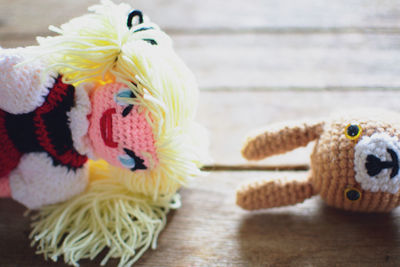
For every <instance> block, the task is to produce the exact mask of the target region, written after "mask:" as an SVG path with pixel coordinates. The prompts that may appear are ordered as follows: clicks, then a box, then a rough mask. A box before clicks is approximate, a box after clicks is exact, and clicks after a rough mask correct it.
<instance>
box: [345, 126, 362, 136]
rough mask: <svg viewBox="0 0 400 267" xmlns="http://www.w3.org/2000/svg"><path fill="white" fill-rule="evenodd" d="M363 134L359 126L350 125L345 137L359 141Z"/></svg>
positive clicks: (347, 127) (346, 129)
mask: <svg viewBox="0 0 400 267" xmlns="http://www.w3.org/2000/svg"><path fill="white" fill-rule="evenodd" d="M361 133H362V128H361V126H360V125H358V124H349V125H347V126H346V128H345V130H344V134H345V136H346V137H347V138H348V139H350V140H357V139H358V138H359V137H360V135H361Z"/></svg>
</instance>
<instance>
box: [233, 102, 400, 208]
mask: <svg viewBox="0 0 400 267" xmlns="http://www.w3.org/2000/svg"><path fill="white" fill-rule="evenodd" d="M399 122H400V115H399V114H397V113H393V112H389V111H383V110H362V111H350V112H348V113H346V114H341V115H337V116H335V117H332V118H330V119H329V120H326V121H321V122H304V123H300V124H298V123H297V124H287V125H285V126H282V125H281V126H278V127H276V126H275V127H270V128H268V129H266V130H264V131H263V132H262V133H261V134H258V135H256V136H255V137H252V138H249V139H248V140H247V141H246V143H245V145H244V148H243V150H242V152H243V156H244V157H245V158H247V159H249V160H253V159H257V160H258V159H262V158H264V157H267V156H271V155H276V154H280V153H285V152H287V151H290V150H292V149H294V148H297V147H300V146H305V145H306V144H307V143H308V142H310V141H312V140H315V146H314V150H313V152H312V154H311V170H310V172H309V174H308V178H307V179H306V180H303V181H286V180H284V179H282V180H274V181H258V182H255V183H252V184H247V185H244V186H242V187H241V188H240V189H239V190H238V191H237V204H238V205H239V206H241V207H242V208H244V209H249V210H254V209H264V208H272V207H279V206H285V205H292V204H296V203H299V202H302V201H304V200H305V199H307V198H310V197H311V196H313V195H317V194H318V195H320V196H321V198H322V199H323V200H324V201H325V202H326V203H327V204H328V205H330V206H333V207H336V208H340V209H345V210H351V211H360V212H388V211H391V210H392V209H394V208H395V207H397V206H398V205H399V204H400V192H399V183H400V174H399V172H398V164H399V162H398V156H397V155H400V149H399V148H400V146H399V144H400V123H399ZM349 124H350V125H353V126H357V127H358V128H359V130H360V135H359V136H358V137H357V138H355V139H354V138H351V136H350V137H349V136H348V134H346V129H347V128H348V126H349ZM388 151H389V152H390V153H389V152H388ZM372 159H374V161H373V162H372V163H371V161H372ZM396 166H397V168H396Z"/></svg>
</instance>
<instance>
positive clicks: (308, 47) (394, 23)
mask: <svg viewBox="0 0 400 267" xmlns="http://www.w3.org/2000/svg"><path fill="white" fill-rule="evenodd" d="M93 3H97V1H94V0H70V1H56V0H36V1H29V0H14V1H7V0H0V46H3V47H15V46H25V45H30V44H34V43H35V39H34V38H35V36H37V35H42V36H45V35H49V34H50V32H49V31H48V30H47V26H48V25H49V24H54V25H60V24H61V23H63V22H66V21H67V20H68V19H70V18H72V17H74V16H78V15H80V14H83V13H85V10H86V8H87V6H89V5H91V4H93ZM132 5H133V6H134V7H137V8H139V9H142V10H143V11H144V12H145V13H146V14H148V15H149V16H150V17H151V18H152V20H153V21H154V22H156V23H158V24H159V25H160V26H161V27H162V28H163V29H165V31H166V32H167V33H169V34H170V35H171V37H172V38H173V40H174V41H175V47H176V49H177V52H178V54H180V55H181V56H182V57H183V59H184V60H185V61H186V62H187V64H188V65H189V67H190V68H191V69H192V70H193V72H194V73H195V75H196V76H197V78H198V82H199V85H200V87H201V90H202V92H201V104H200V108H199V113H198V120H199V121H200V122H201V123H202V124H204V125H205V126H206V127H207V128H208V129H209V130H210V133H211V154H212V156H213V158H214V164H215V165H217V166H225V167H224V171H215V172H210V174H209V175H208V176H207V177H204V178H198V179H195V180H194V181H193V182H192V183H191V185H190V186H189V187H188V188H184V189H182V190H181V195H182V202H183V206H182V208H181V209H179V210H177V211H173V212H171V213H170V215H169V216H168V220H169V223H168V225H167V227H166V228H165V230H164V231H163V232H162V234H161V235H160V238H159V242H158V249H157V250H155V251H152V250H150V251H148V252H146V253H145V255H144V256H143V257H142V258H141V259H140V260H139V261H138V262H137V264H136V265H135V266H174V267H180V266H182V267H186V266H193V267H194V266H196V267H198V266H400V209H398V210H395V211H393V212H392V213H390V214H357V213H350V212H344V211H340V210H336V209H333V208H329V207H327V206H326V205H325V204H324V203H323V202H322V200H321V199H320V198H319V197H314V198H312V199H309V200H307V201H305V202H304V203H302V204H298V205H296V206H292V207H285V208H277V209H271V210H264V211H257V212H247V211H243V210H241V209H240V208H238V207H237V206H235V189H236V188H237V187H238V186H239V185H240V184H242V183H245V182H248V181H251V180H256V179H263V178H271V177H272V178H273V177H284V176H288V177H299V176H302V175H305V172H304V171H292V172H287V171H286V172H282V171H281V172H271V171H237V170H234V169H237V167H246V166H247V167H248V166H250V165H249V163H248V162H246V161H245V160H243V159H242V158H241V156H240V147H241V144H242V141H243V139H244V136H245V135H246V133H247V132H249V131H250V130H252V129H254V128H257V127H260V126H263V125H266V124H268V123H272V122H277V121H284V120H295V119H300V118H305V117H313V118H317V117H324V116H326V115H328V114H330V113H331V112H333V111H335V110H338V109H339V110H343V109H346V108H349V107H354V106H364V107H365V106H366V107H385V108H388V109H391V110H396V111H400V105H399V102H400V91H399V90H398V89H400V64H399V63H400V28H399V25H400V24H399V20H400V2H399V1H395V0H387V1H375V0H363V1H361V0H332V1H318V0H298V1H290V0H249V1H246V2H245V1H240V0H232V1H223V0H202V1H191V0H174V1H172V0H170V1H167V0H135V1H132ZM310 149H311V147H310V146H309V147H306V148H303V149H299V150H297V151H294V152H292V153H290V154H287V155H283V156H278V157H272V158H270V159H267V160H263V161H261V162H257V163H251V164H253V165H257V166H262V167H265V166H267V167H268V166H273V165H280V164H307V163H308V161H309V159H308V158H309V153H310ZM24 210H25V209H24V208H23V207H22V206H21V205H19V204H17V203H15V202H13V201H12V200H9V199H1V200H0V266H1V267H3V266H5V267H8V266H64V264H63V263H62V262H59V263H53V262H51V261H47V262H46V261H44V259H43V257H42V256H38V255H35V253H34V249H33V248H31V247H30V246H29V239H28V234H29V231H30V227H29V220H28V218H26V217H23V216H22V214H23V212H24ZM99 262H100V261H99V260H96V261H93V262H90V261H86V260H85V261H82V262H81V266H97V265H98V264H99ZM116 263H117V261H115V260H114V261H110V262H109V264H108V265H107V266H115V265H116Z"/></svg>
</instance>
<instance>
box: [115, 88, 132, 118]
mask: <svg viewBox="0 0 400 267" xmlns="http://www.w3.org/2000/svg"><path fill="white" fill-rule="evenodd" d="M124 98H125V99H129V98H135V95H134V94H133V92H132V91H131V90H130V89H122V90H120V91H119V92H118V93H117V94H116V95H115V97H114V100H115V102H117V104H118V105H121V106H126V107H125V108H124V110H123V111H122V117H126V116H128V115H129V113H130V112H131V111H132V109H133V105H132V104H129V103H127V101H124Z"/></svg>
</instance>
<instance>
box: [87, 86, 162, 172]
mask: <svg viewBox="0 0 400 267" xmlns="http://www.w3.org/2000/svg"><path fill="white" fill-rule="evenodd" d="M123 91H126V92H131V90H130V89H129V88H127V87H126V86H125V85H124V84H122V83H111V84H106V85H104V86H101V87H100V88H97V89H95V90H94V92H93V94H92V96H91V102H92V103H93V106H92V114H91V116H90V127H89V138H90V140H91V142H92V147H93V149H94V153H95V154H96V156H97V157H99V158H103V159H105V160H107V161H108V162H109V163H111V164H113V165H114V166H118V167H121V168H127V167H128V166H126V165H123V163H124V161H123V159H124V158H125V157H127V158H129V157H132V158H134V163H135V166H134V167H132V168H134V170H136V169H146V168H150V167H154V166H155V164H156V163H157V154H156V150H155V146H154V143H155V141H154V138H153V132H152V128H151V126H150V124H149V123H148V121H147V118H146V113H145V112H144V111H141V110H139V108H138V107H136V106H129V104H128V103H125V102H124V101H123V99H122V100H120V99H117V98H118V96H117V95H118V93H120V92H123ZM124 111H125V112H127V111H129V113H127V114H126V113H124ZM123 113H124V114H123ZM132 152H133V154H132ZM128 154H130V155H128Z"/></svg>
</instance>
